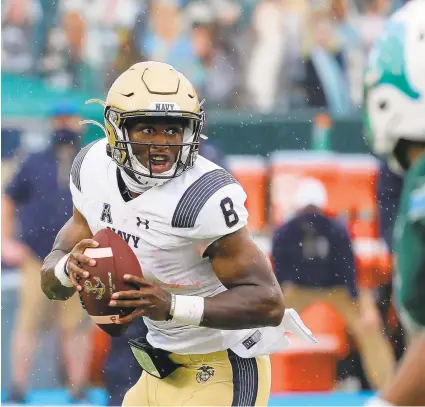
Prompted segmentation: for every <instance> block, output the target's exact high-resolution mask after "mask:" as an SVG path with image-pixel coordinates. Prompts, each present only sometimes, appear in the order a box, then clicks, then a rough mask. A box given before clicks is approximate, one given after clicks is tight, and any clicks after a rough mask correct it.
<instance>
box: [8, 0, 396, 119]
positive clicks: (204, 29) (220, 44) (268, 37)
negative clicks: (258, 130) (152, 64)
mask: <svg viewBox="0 0 425 407" xmlns="http://www.w3.org/2000/svg"><path fill="white" fill-rule="evenodd" d="M402 3H403V0H5V1H2V36H3V41H2V61H3V63H2V71H3V72H8V73H13V74H18V75H35V76H39V77H40V78H42V80H43V81H44V82H45V83H46V84H48V85H51V86H53V87H55V88H56V89H79V90H81V91H85V92H88V93H91V94H93V96H98V95H102V94H104V93H105V92H106V91H107V89H108V87H109V86H110V85H111V83H112V82H113V81H114V79H115V78H116V77H117V76H118V75H119V74H120V73H121V72H122V71H123V70H124V69H126V68H128V67H129V66H131V65H132V64H133V63H135V62H139V61H143V60H146V59H153V60H159V61H164V62H169V63H170V64H172V65H174V66H175V67H176V68H177V69H179V70H180V71H182V72H183V73H184V74H185V75H187V76H188V77H189V78H190V80H191V81H192V82H193V83H194V84H195V86H196V87H197V89H198V91H199V93H200V94H201V96H202V97H204V98H206V99H207V101H208V106H209V108H212V109H214V108H218V109H219V108H247V109H254V110H258V111H262V112H268V111H270V110H272V109H280V110H281V109H285V110H286V109H297V108H298V109H302V108H303V107H306V106H310V107H325V108H327V109H329V110H330V111H331V112H332V113H346V112H347V111H349V110H350V109H355V108H357V107H359V105H360V104H361V95H362V68H363V64H364V59H365V55H366V53H367V51H368V49H369V48H370V45H371V44H372V42H373V41H374V40H375V38H377V36H378V35H379V34H380V32H381V30H382V27H383V25H384V23H385V21H386V19H387V16H388V14H389V13H391V12H392V11H393V10H394V9H395V8H397V7H398V6H400V5H401V4H402Z"/></svg>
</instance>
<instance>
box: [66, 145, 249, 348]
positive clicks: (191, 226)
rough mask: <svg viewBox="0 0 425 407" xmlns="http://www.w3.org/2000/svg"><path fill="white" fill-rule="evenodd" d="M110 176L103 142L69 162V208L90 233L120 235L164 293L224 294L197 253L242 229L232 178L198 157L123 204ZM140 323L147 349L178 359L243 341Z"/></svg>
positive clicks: (238, 191) (240, 198)
mask: <svg viewBox="0 0 425 407" xmlns="http://www.w3.org/2000/svg"><path fill="white" fill-rule="evenodd" d="M117 171H118V166H117V165H116V164H115V163H114V162H113V161H112V159H111V158H110V157H108V156H107V154H106V140H105V139H102V140H99V141H96V142H94V143H92V144H90V145H88V146H86V147H85V148H83V149H82V150H81V151H80V153H79V154H78V156H77V157H76V158H75V161H74V164H73V167H72V170H71V177H70V188H71V192H72V196H73V202H74V205H75V207H76V208H77V209H78V210H79V211H80V212H81V214H82V215H83V216H84V217H85V218H86V220H87V223H88V224H89V226H90V229H91V231H92V233H93V234H95V233H96V232H98V231H99V230H101V229H104V228H109V229H111V230H112V231H114V232H115V233H117V234H118V235H120V236H121V237H122V238H123V239H125V241H126V242H127V243H128V244H129V245H130V247H131V248H132V249H133V250H134V252H135V253H136V255H137V258H138V259H139V262H140V265H141V268H142V271H143V276H144V277H145V278H146V279H148V280H150V281H151V282H153V283H155V284H157V285H160V286H162V287H163V288H164V289H166V290H168V291H169V292H172V293H174V294H184V295H197V296H202V297H209V296H214V295H216V294H218V293H220V292H222V291H225V290H226V288H225V287H224V286H223V285H222V284H221V282H220V280H219V279H218V278H217V276H216V275H215V273H214V271H213V269H212V266H211V262H210V260H209V258H207V257H203V252H204V250H205V249H206V248H207V247H208V246H209V245H210V244H211V243H212V242H214V241H215V240H217V239H219V238H220V237H222V236H225V235H227V234H230V233H233V232H235V231H237V230H239V229H240V228H242V227H244V226H246V224H247V219H248V213H247V210H246V208H245V206H244V203H245V200H246V194H245V192H244V190H243V188H242V187H241V186H240V185H239V184H238V183H237V182H236V181H235V179H234V178H233V177H232V176H231V175H230V174H229V173H228V172H227V171H225V170H224V169H222V168H221V167H218V166H217V165H215V164H213V163H212V162H210V161H208V160H207V159H205V158H203V157H201V156H199V157H198V158H197V160H196V162H195V165H194V167H193V168H192V169H190V170H188V171H186V172H184V173H183V174H182V175H181V176H179V177H176V178H173V179H171V180H170V181H168V182H166V183H165V184H163V185H161V186H156V187H153V188H151V189H149V190H147V191H146V192H145V193H143V194H142V195H140V196H138V197H137V198H135V199H133V200H131V201H129V202H125V201H124V199H123V197H122V195H121V192H120V190H119V186H118V181H117V180H118V179H117ZM129 273H131V270H129ZM144 320H145V323H146V325H147V327H148V329H149V334H148V337H147V339H148V341H149V342H150V343H151V345H152V346H154V347H157V348H161V349H165V350H167V351H170V352H176V353H180V354H203V353H209V352H215V351H219V350H225V349H227V348H229V347H231V346H232V345H233V344H235V343H237V342H238V340H240V338H242V337H243V336H244V335H246V331H245V330H241V331H222V330H218V329H211V328H205V327H197V326H188V325H182V324H178V323H176V322H173V321H152V320H150V319H148V318H144Z"/></svg>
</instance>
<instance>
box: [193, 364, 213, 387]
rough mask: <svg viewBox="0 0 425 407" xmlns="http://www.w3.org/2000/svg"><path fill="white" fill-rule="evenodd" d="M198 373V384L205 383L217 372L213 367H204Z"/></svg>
mask: <svg viewBox="0 0 425 407" xmlns="http://www.w3.org/2000/svg"><path fill="white" fill-rule="evenodd" d="M197 370H198V373H196V381H197V382H198V383H205V382H207V381H208V380H210V379H211V377H213V376H214V373H215V370H214V368H213V367H211V366H207V365H202V366H201V367H200V368H199V369H197Z"/></svg>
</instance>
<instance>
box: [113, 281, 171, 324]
mask: <svg viewBox="0 0 425 407" xmlns="http://www.w3.org/2000/svg"><path fill="white" fill-rule="evenodd" d="M124 279H125V281H127V282H128V283H130V284H132V285H134V286H136V287H139V289H138V290H128V291H120V292H117V293H114V294H112V300H111V302H110V303H109V305H110V306H111V307H120V308H121V307H124V308H136V310H135V311H133V312H132V313H131V314H129V315H127V316H125V317H122V318H120V319H119V320H117V322H116V323H118V324H127V323H129V322H131V321H132V320H133V319H135V318H140V317H147V318H149V319H152V320H153V321H165V320H167V319H168V318H169V313H170V308H171V294H170V293H169V292H168V291H165V290H164V289H163V288H161V287H158V286H155V285H153V284H151V283H149V282H148V281H147V280H145V279H144V278H141V277H137V276H133V275H129V274H126V275H124Z"/></svg>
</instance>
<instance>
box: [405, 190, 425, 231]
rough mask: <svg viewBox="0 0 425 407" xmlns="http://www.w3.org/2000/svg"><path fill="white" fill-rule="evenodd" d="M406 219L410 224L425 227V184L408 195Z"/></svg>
mask: <svg viewBox="0 0 425 407" xmlns="http://www.w3.org/2000/svg"><path fill="white" fill-rule="evenodd" d="M408 218H409V220H410V222H412V223H417V224H420V225H422V226H424V227H425V183H424V184H422V185H421V186H419V187H418V188H416V189H414V190H413V191H412V192H411V193H410V195H409V204H408Z"/></svg>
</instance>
